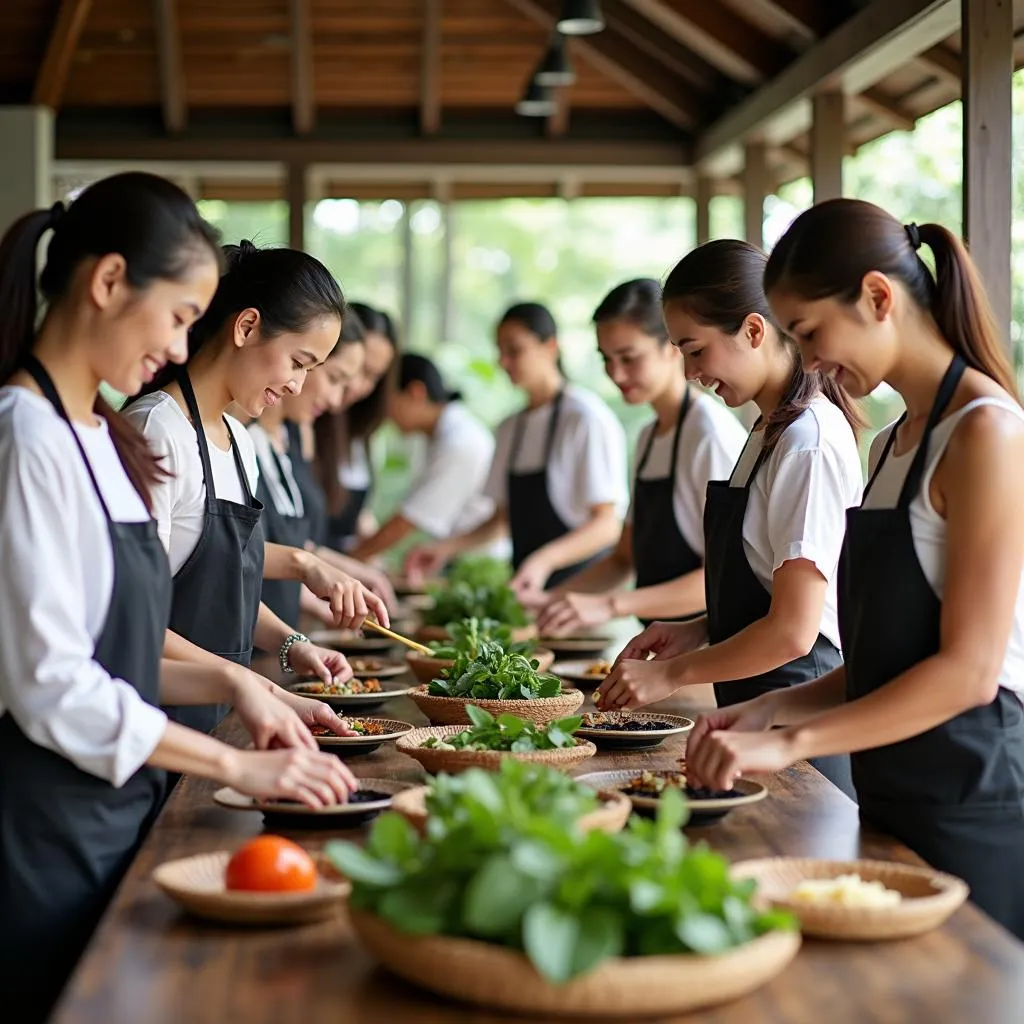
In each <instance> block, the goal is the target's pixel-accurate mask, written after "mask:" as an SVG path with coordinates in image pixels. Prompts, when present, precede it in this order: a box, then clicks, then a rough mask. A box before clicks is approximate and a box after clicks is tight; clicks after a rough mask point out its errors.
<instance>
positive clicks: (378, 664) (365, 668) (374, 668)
mask: <svg viewBox="0 0 1024 1024" xmlns="http://www.w3.org/2000/svg"><path fill="white" fill-rule="evenodd" d="M348 663H349V665H350V666H351V667H352V671H353V672H380V670H381V669H383V668H387V663H386V662H383V661H381V660H380V658H349V659H348Z"/></svg>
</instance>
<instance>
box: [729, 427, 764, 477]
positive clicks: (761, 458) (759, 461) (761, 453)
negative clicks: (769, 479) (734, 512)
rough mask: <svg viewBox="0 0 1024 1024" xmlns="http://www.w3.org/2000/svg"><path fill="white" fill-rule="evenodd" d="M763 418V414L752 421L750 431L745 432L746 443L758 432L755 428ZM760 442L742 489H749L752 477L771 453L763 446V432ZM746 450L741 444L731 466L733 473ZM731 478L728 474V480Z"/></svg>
mask: <svg viewBox="0 0 1024 1024" xmlns="http://www.w3.org/2000/svg"><path fill="white" fill-rule="evenodd" d="M763 419H764V417H763V416H758V417H757V419H756V420H755V421H754V425H753V426H752V427H751V428H750V433H749V434H747V444H750V439H751V438H752V437H753V436H754V434H756V433H758V429H757V428H758V427H759V426H761V421H762V420H763ZM760 442H761V446H760V448H759V449H758V452H757V458H756V459H755V460H754V468H753V469H751V471H750V472H749V473H748V474H747V479H746V481H745V482H744V484H743V490H745V491H749V490H750V485H751V484H752V483H753V482H754V477H756V476H757V474H758V471H759V470H760V469H761V467H762V466H763V465H764V463H765V460H766V459H767V458H768V456H769V455H771V451H770V450H769V449H767V448H765V446H764V434H763V433H762V434H761V438H760ZM746 450H747V446H746V445H744V446H743V451H742V452H740V457H739V459H737V460H736V465H735V466H733V470H732V472H733V474H735V473H736V469H737V468H738V467H739V464H740V462H742V461H743V453H744V452H745V451H746ZM731 479H732V477H731V476H730V480H731Z"/></svg>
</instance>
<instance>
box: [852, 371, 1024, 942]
mask: <svg viewBox="0 0 1024 1024" xmlns="http://www.w3.org/2000/svg"><path fill="white" fill-rule="evenodd" d="M964 369H965V363H964V361H963V360H962V359H961V358H960V356H956V357H954V359H953V362H952V363H951V365H950V368H949V370H948V371H947V373H946V376H945V378H944V379H943V381H942V384H941V386H940V387H939V391H938V394H937V395H936V397H935V404H934V406H933V407H932V411H931V415H930V416H929V418H928V423H927V426H926V427H925V431H924V436H923V437H922V438H921V443H920V445H919V446H918V449H917V453H916V455H915V456H914V459H913V461H912V463H911V466H910V469H909V470H908V472H907V476H906V479H905V480H904V483H903V488H902V491H901V492H900V496H899V501H898V503H897V505H896V507H895V508H854V509H849V510H848V511H847V513H846V540H845V543H844V545H843V557H842V561H841V563H840V571H839V623H840V629H841V630H842V642H843V650H844V652H845V655H846V695H847V699H848V700H856V699H857V698H858V697H863V696H865V695H866V694H869V693H872V692H873V691H875V690H877V689H879V687H882V686H884V685H885V684H886V683H888V682H889V681H890V680H892V679H894V678H895V677H896V676H898V675H900V674H901V673H903V672H905V671H906V670H907V669H909V668H911V667H912V666H913V665H916V664H918V663H919V662H921V661H923V660H924V659H925V658H928V657H931V656H932V655H934V654H935V653H936V652H937V651H938V650H939V628H940V620H941V615H942V602H941V601H940V599H939V598H938V597H937V596H936V595H935V592H934V590H932V587H931V584H930V583H929V582H928V579H927V577H926V576H925V574H924V571H923V570H922V568H921V564H920V562H919V561H918V559H917V552H916V550H915V548H914V537H913V533H912V532H911V523H910V511H909V509H910V503H911V501H912V500H913V499H914V497H916V495H917V494H918V493H919V492H920V490H921V484H922V480H923V477H924V471H925V466H926V462H927V456H928V440H929V437H930V436H931V433H932V430H933V429H934V428H935V425H936V423H938V422H939V419H940V417H941V416H942V413H943V411H944V410H945V408H946V406H947V405H948V404H949V401H950V399H951V398H952V396H953V394H954V392H955V391H956V388H957V384H958V383H959V381H960V378H961V376H962V375H963V372H964ZM895 438H896V430H895V428H894V429H893V431H892V433H891V434H890V435H889V440H888V443H887V444H886V446H885V450H884V452H883V454H882V457H881V459H879V462H878V467H877V468H876V469H875V472H874V474H873V475H872V478H871V481H870V482H869V483H868V486H867V489H866V490H865V496H866V495H867V493H868V491H870V489H871V486H872V484H873V483H874V481H875V478H876V477H877V476H878V472H879V470H880V469H881V467H882V465H883V463H884V462H885V459H886V457H887V456H888V454H889V452H890V450H891V448H892V445H893V443H894V441H895ZM851 760H852V762H853V779H854V782H855V784H856V786H857V794H858V797H859V803H860V810H861V815H862V817H863V818H864V820H865V821H866V822H868V823H870V824H871V825H873V826H875V827H877V828H880V829H882V830H883V831H885V832H888V833H889V834H890V835H893V836H895V837H896V838H897V839H899V840H900V841H901V842H903V843H905V844H906V845H907V846H909V847H910V848H911V849H912V850H913V851H914V852H915V853H917V854H918V855H919V856H921V857H923V858H924V859H925V860H926V861H927V862H928V863H929V864H931V865H932V866H933V867H935V868H938V869H939V870H941V871H948V872H951V873H952V874H954V875H959V876H960V877H961V878H963V879H964V880H965V881H966V882H967V883H968V885H970V887H971V899H972V900H973V901H974V902H975V903H976V904H978V906H979V907H981V908H982V909H983V910H984V911H985V912H986V913H987V914H989V915H990V916H992V917H994V918H995V919H996V920H997V921H999V922H1000V923H1001V924H1003V925H1005V926H1006V927H1007V928H1008V929H1009V930H1010V931H1012V932H1013V933H1014V934H1015V935H1016V936H1017V937H1018V938H1019V939H1024V708H1022V707H1021V702H1020V699H1019V698H1018V697H1017V696H1016V695H1015V694H1013V693H1011V692H1010V691H1008V690H1006V689H1003V688H1002V687H1001V688H1000V689H999V693H998V694H997V696H996V698H995V700H993V701H992V703H991V704H988V705H986V706H985V707H978V708H971V709H970V710H969V711H964V712H962V713H961V714H959V715H957V716H956V717H955V718H952V719H950V720H949V721H948V722H944V723H943V724H942V725H938V726H936V727H935V728H933V729H929V730H928V731H927V732H924V733H921V734H920V735H919V736H913V737H911V738H910V739H906V740H901V741H900V742H898V743H891V744H889V745H888V746H885V747H879V748H877V749H875V750H864V751H861V752H860V753H856V754H853V755H852V758H851Z"/></svg>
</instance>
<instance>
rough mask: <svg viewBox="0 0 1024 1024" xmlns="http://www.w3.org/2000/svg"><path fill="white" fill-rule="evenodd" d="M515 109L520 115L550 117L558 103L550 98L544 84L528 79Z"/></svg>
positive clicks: (556, 109)
mask: <svg viewBox="0 0 1024 1024" xmlns="http://www.w3.org/2000/svg"><path fill="white" fill-rule="evenodd" d="M515 109H516V113H517V114H519V115H521V116H522V117H551V116H552V115H554V114H556V113H557V112H558V104H557V103H556V102H555V101H554V100H553V99H552V97H551V92H550V90H549V89H548V87H547V86H546V85H538V84H537V82H536V81H534V80H533V79H530V84H529V85H528V86H527V87H526V92H525V93H523V98H522V99H521V100H520V101H519V102H518V103H517V104H516V108H515Z"/></svg>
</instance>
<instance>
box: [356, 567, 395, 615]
mask: <svg viewBox="0 0 1024 1024" xmlns="http://www.w3.org/2000/svg"><path fill="white" fill-rule="evenodd" d="M362 574H363V583H365V584H366V586H367V587H368V588H369V589H370V590H371V591H372V592H373V593H374V594H376V595H377V596H378V597H379V598H380V599H381V600H382V601H383V602H384V603H385V604H386V605H387V606H388V612H389V613H390V612H393V611H394V610H395V607H396V605H397V604H398V598H397V596H396V595H395V588H394V587H393V586H391V580H389V579H388V577H387V574H386V573H383V572H381V571H380V569H375V568H374V567H373V566H372V565H367V566H365V567H364V568H363V569H362Z"/></svg>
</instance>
